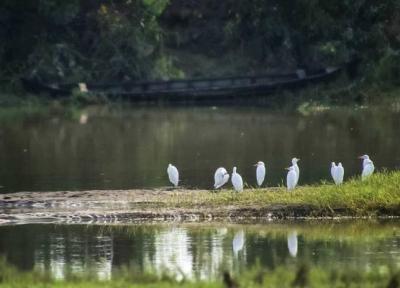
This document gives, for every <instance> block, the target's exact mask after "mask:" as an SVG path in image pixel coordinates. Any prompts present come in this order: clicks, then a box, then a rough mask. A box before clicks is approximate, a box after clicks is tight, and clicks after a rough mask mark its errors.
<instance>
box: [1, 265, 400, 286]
mask: <svg viewBox="0 0 400 288" xmlns="http://www.w3.org/2000/svg"><path fill="white" fill-rule="evenodd" d="M305 267H307V268H305ZM383 268H386V269H383ZM390 271H391V270H390V269H388V268H387V267H386V266H382V267H379V269H372V270H371V271H370V272H361V271H356V270H348V269H346V270H344V269H341V270H334V269H332V268H329V267H326V269H321V268H308V266H306V265H301V266H299V267H298V268H297V269H295V270H292V269H290V270H288V269H287V268H286V267H279V268H277V269H274V270H263V269H261V268H260V267H258V266H257V265H256V266H255V267H252V268H248V269H247V271H245V272H244V273H242V274H241V275H232V276H231V277H232V278H233V280H234V281H235V282H237V283H238V284H239V287H255V288H256V287H280V288H284V287H293V284H296V283H297V284H301V282H304V281H306V282H307V284H308V285H307V287H366V288H368V287H386V286H382V285H385V284H386V283H389V282H390V281H392V282H394V281H399V275H398V274H396V273H393V272H390ZM116 275H117V277H115V279H113V280H110V281H99V280H95V279H93V278H92V277H91V276H90V275H89V274H86V275H80V276H71V277H70V278H68V279H67V280H64V281H57V280H54V279H52V278H51V277H50V276H48V275H45V274H40V273H35V272H20V271H18V270H17V269H15V268H13V267H12V266H10V265H9V264H8V263H7V262H6V261H5V260H4V259H2V260H1V262H0V279H1V282H0V287H32V288H36V287H52V288H54V287H55V288H57V287H59V288H66V287H81V288H92V287H93V288H96V287H99V286H102V287H105V286H107V287H110V288H113V287H115V288H116V287H126V288H129V287H132V288H146V287H147V288H150V287H151V288H156V287H157V288H169V287H189V288H200V287H203V288H217V287H218V288H222V287H225V286H224V284H223V283H222V280H220V279H217V280H202V281H193V282H192V281H185V282H183V283H182V282H179V281H177V280H174V278H173V277H171V276H167V274H163V275H162V276H156V275H154V274H148V273H145V274H135V273H132V271H130V270H129V269H121V270H120V271H119V272H116ZM221 278H222V277H221ZM296 279H297V280H296ZM301 279H304V281H301Z"/></svg>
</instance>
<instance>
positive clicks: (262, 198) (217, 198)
mask: <svg viewBox="0 0 400 288" xmlns="http://www.w3.org/2000/svg"><path fill="white" fill-rule="evenodd" d="M399 183H400V172H382V173H376V174H375V175H373V176H371V177H370V178H369V179H367V180H365V181H361V180H360V179H359V178H353V179H350V180H349V181H346V182H345V183H344V184H343V185H340V186H336V185H334V184H331V183H326V182H323V183H320V184H315V185H307V186H300V187H298V188H296V189H295V190H294V191H291V192H288V191H287V190H286V188H285V187H280V188H266V189H258V188H256V189H251V190H245V191H244V192H242V193H236V192H234V191H232V190H223V191H218V192H216V193H210V192H206V191H200V192H193V193H188V194H184V193H179V194H176V195H172V196H171V197H169V198H168V199H163V200H161V199H160V202H165V206H166V207H183V208H193V209H196V208H200V210H201V209H205V208H217V210H218V208H221V207H231V208H236V209H237V208H241V207H242V208H245V207H252V209H255V210H257V209H263V208H265V207H267V211H268V208H270V207H272V208H273V207H281V209H279V211H280V212H279V213H282V215H283V216H291V215H292V216H295V215H296V214H297V215H298V216H304V217H312V216H377V215H381V216H384V215H387V216H390V215H392V214H393V213H394V214H395V215H393V216H400V215H399V214H398V211H400V184H399ZM273 210H274V209H272V210H271V212H273ZM297 210H300V211H297ZM303 210H304V211H303ZM285 211H286V213H285ZM396 211H397V212H396ZM250 214H251V213H250ZM244 215H245V212H244V211H243V216H244ZM248 216H250V217H251V215H248Z"/></svg>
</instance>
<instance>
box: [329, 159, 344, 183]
mask: <svg viewBox="0 0 400 288" xmlns="http://www.w3.org/2000/svg"><path fill="white" fill-rule="evenodd" d="M331 175H332V178H333V181H334V182H335V184H336V185H340V184H342V183H343V176H344V168H343V166H342V163H340V162H339V164H338V165H336V164H335V162H332V166H331Z"/></svg>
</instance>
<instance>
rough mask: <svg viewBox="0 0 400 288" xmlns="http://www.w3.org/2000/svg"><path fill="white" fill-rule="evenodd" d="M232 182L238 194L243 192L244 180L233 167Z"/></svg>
mask: <svg viewBox="0 0 400 288" xmlns="http://www.w3.org/2000/svg"><path fill="white" fill-rule="evenodd" d="M231 181H232V185H233V188H235V190H236V192H242V191H243V179H242V176H240V174H238V173H236V167H233V171H232V177H231Z"/></svg>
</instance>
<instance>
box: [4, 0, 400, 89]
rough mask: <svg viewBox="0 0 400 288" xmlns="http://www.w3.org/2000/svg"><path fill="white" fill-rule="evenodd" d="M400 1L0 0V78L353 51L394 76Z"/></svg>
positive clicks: (289, 63) (110, 75) (166, 71)
mask: <svg viewBox="0 0 400 288" xmlns="http://www.w3.org/2000/svg"><path fill="white" fill-rule="evenodd" d="M399 8H400V1H399V0H387V1H375V0H354V1H350V0H341V1H323V0H300V1H289V0H285V1H280V0H249V1H238V0H227V1H213V0H202V1H185V0H102V1H95V0H71V1H61V0H29V1H14V0H4V1H1V3H0V24H1V26H0V43H1V44H0V79H1V80H2V81H12V80H15V79H18V78H19V77H20V76H21V75H25V76H27V75H28V76H31V77H39V78H44V79H46V80H55V79H57V80H60V79H62V80H64V81H66V80H68V81H75V80H80V81H87V80H93V79H96V80H121V79H165V78H171V77H185V76H202V75H227V74H231V75H232V74H245V73H257V72H260V71H261V72H263V71H267V70H283V69H289V68H290V69H292V68H296V67H306V68H314V67H318V66H321V65H326V64H337V63H342V62H345V61H348V60H350V59H353V58H354V57H358V58H360V59H361V60H362V63H363V65H364V67H365V68H367V69H362V71H363V74H362V75H361V76H369V77H372V79H374V80H377V82H383V83H386V84H387V83H389V84H398V83H399V80H398V79H400V78H399V77H398V76H399V74H400V55H399V50H398V49H399V48H400V9H399Z"/></svg>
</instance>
